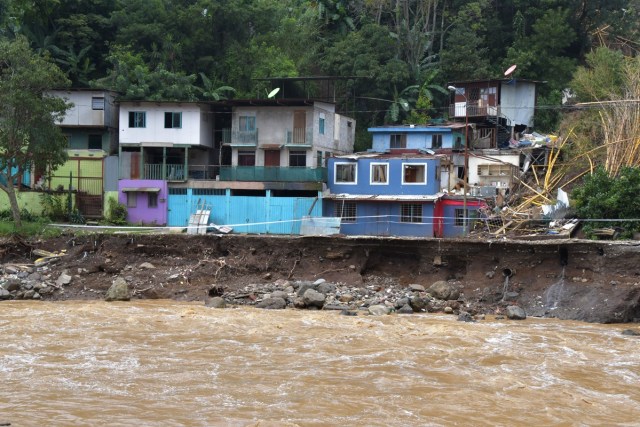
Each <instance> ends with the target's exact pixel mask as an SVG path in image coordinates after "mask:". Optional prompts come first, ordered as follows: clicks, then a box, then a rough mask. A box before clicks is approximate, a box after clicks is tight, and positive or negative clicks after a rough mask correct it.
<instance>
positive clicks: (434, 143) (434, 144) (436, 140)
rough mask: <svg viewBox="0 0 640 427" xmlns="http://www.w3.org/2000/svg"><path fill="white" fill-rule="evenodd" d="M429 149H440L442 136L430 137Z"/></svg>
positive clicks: (438, 134)
mask: <svg viewBox="0 0 640 427" xmlns="http://www.w3.org/2000/svg"><path fill="white" fill-rule="evenodd" d="M431 148H442V134H441V133H437V134H435V135H431Z"/></svg>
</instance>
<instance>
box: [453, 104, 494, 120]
mask: <svg viewBox="0 0 640 427" xmlns="http://www.w3.org/2000/svg"><path fill="white" fill-rule="evenodd" d="M465 106H466V109H467V111H466V114H465ZM465 115H466V116H467V117H482V116H499V115H500V107H499V106H493V105H479V104H478V103H477V102H469V103H468V104H466V105H464V103H458V104H450V105H449V117H465Z"/></svg>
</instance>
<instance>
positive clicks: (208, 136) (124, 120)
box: [120, 102, 213, 147]
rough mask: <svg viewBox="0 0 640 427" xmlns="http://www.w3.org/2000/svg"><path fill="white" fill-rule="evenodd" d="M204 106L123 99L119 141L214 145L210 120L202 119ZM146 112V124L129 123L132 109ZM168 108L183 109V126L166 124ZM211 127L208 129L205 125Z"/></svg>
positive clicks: (149, 144) (128, 142)
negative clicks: (133, 125)
mask: <svg viewBox="0 0 640 427" xmlns="http://www.w3.org/2000/svg"><path fill="white" fill-rule="evenodd" d="M202 108H203V107H201V106H199V105H197V104H176V103H162V104H159V103H147V102H123V103H122V104H121V105H120V143H121V144H140V143H142V144H144V145H145V146H148V147H153V146H154V145H155V146H159V147H160V146H165V145H167V144H172V145H174V146H180V145H193V146H198V145H199V146H206V147H211V146H212V145H213V141H212V130H211V128H210V127H208V123H201V121H202V113H203V111H202ZM132 111H140V112H145V113H146V119H145V120H146V126H145V127H144V128H130V127H129V112H132ZM166 112H174V113H182V127H181V128H168V129H166V128H165V127H164V114H165V113H166ZM203 127H208V129H202V128H203Z"/></svg>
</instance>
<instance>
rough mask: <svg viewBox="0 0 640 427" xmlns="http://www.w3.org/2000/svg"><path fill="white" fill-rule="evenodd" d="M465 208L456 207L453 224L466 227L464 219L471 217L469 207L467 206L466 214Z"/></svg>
mask: <svg viewBox="0 0 640 427" xmlns="http://www.w3.org/2000/svg"><path fill="white" fill-rule="evenodd" d="M464 211H465V210H464V208H455V210H454V211H453V219H454V222H453V225H454V226H456V227H464V219H465V217H467V219H468V217H469V208H467V213H466V215H465V212H464ZM467 225H469V221H467Z"/></svg>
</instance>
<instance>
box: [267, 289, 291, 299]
mask: <svg viewBox="0 0 640 427" xmlns="http://www.w3.org/2000/svg"><path fill="white" fill-rule="evenodd" d="M271 298H282V299H283V300H285V301H286V300H287V299H288V298H289V294H288V293H287V292H285V291H273V292H271Z"/></svg>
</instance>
